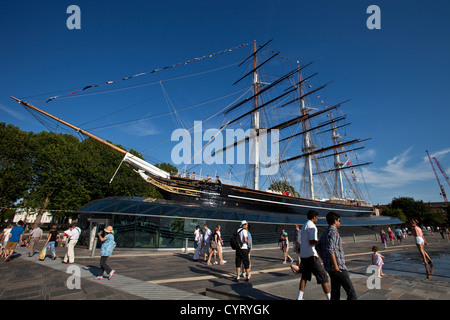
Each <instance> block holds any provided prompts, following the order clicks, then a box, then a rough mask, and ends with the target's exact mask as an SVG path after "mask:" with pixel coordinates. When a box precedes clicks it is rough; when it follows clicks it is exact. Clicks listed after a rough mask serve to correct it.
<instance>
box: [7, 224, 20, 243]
mask: <svg viewBox="0 0 450 320" xmlns="http://www.w3.org/2000/svg"><path fill="white" fill-rule="evenodd" d="M21 234H23V228H22V227H21V226H15V227H14V228H12V229H11V237H10V238H9V240H8V241H11V242H19V240H20V235H21Z"/></svg>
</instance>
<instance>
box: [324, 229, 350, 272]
mask: <svg viewBox="0 0 450 320" xmlns="http://www.w3.org/2000/svg"><path fill="white" fill-rule="evenodd" d="M316 249H317V251H319V252H320V254H321V256H322V261H323V266H324V267H325V270H327V271H333V263H332V261H331V258H330V255H331V254H333V253H334V254H335V256H336V262H337V264H338V267H339V269H340V270H347V267H346V266H345V257H344V248H343V247H342V240H341V236H340V235H339V231H338V230H337V229H336V228H335V227H334V226H329V227H328V229H327V230H326V231H325V232H324V233H323V234H322V236H321V237H320V240H319V242H318V243H317V245H316Z"/></svg>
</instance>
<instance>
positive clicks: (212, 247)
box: [211, 240, 217, 249]
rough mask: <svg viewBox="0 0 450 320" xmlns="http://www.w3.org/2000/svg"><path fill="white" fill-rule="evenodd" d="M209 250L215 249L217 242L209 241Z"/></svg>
mask: <svg viewBox="0 0 450 320" xmlns="http://www.w3.org/2000/svg"><path fill="white" fill-rule="evenodd" d="M211 249H217V242H216V241H214V240H211Z"/></svg>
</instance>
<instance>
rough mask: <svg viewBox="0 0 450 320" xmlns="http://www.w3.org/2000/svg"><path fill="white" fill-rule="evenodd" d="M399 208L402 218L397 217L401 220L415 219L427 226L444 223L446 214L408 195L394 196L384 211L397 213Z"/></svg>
mask: <svg viewBox="0 0 450 320" xmlns="http://www.w3.org/2000/svg"><path fill="white" fill-rule="evenodd" d="M399 210H400V211H401V213H403V216H404V219H402V218H400V217H399V219H401V220H403V221H410V220H411V219H416V220H417V221H418V222H419V224H424V225H429V226H441V225H444V224H445V223H446V214H445V213H444V212H441V211H434V210H431V209H430V207H429V206H428V205H427V204H425V203H424V202H423V201H422V200H420V201H416V200H414V198H410V197H400V198H394V199H393V200H392V202H391V204H390V205H389V208H388V209H387V210H385V211H384V212H386V211H387V213H392V212H397V213H399V212H400V211H399Z"/></svg>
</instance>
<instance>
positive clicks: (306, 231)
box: [297, 210, 331, 300]
mask: <svg viewBox="0 0 450 320" xmlns="http://www.w3.org/2000/svg"><path fill="white" fill-rule="evenodd" d="M307 218H308V222H306V223H305V224H304V225H303V227H302V230H301V233H300V237H301V244H300V257H301V272H302V279H301V280H300V286H299V292H298V298H297V300H303V295H304V293H305V287H306V282H307V281H311V274H314V276H315V277H316V280H317V284H320V285H322V290H323V292H324V293H325V295H326V297H327V299H328V300H330V297H331V295H330V289H329V287H328V275H327V273H326V271H325V269H324V267H323V265H322V262H321V261H320V258H319V255H318V254H317V251H316V248H315V246H316V244H317V242H318V241H319V238H318V234H317V227H316V223H317V221H318V220H319V214H318V213H317V212H316V211H313V210H310V211H308V213H307Z"/></svg>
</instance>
